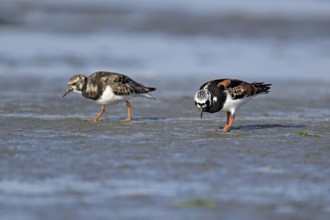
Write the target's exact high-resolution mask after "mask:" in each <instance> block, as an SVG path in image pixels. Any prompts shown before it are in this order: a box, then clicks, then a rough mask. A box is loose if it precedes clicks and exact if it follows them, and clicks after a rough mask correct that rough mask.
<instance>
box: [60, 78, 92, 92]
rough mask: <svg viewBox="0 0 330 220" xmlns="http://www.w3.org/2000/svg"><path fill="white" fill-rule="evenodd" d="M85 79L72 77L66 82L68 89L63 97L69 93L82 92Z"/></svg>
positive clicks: (85, 82)
mask: <svg viewBox="0 0 330 220" xmlns="http://www.w3.org/2000/svg"><path fill="white" fill-rule="evenodd" d="M86 84H87V77H86V76H84V75H74V76H72V77H71V78H70V79H69V81H68V88H67V90H66V92H65V93H64V94H63V97H64V96H66V95H67V94H69V93H70V92H77V93H81V92H82V90H83V89H84V88H85V87H86Z"/></svg>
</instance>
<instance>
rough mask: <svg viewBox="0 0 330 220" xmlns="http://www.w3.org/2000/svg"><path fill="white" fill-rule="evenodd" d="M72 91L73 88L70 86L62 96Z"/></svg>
mask: <svg viewBox="0 0 330 220" xmlns="http://www.w3.org/2000/svg"><path fill="white" fill-rule="evenodd" d="M70 92H72V89H70V88H68V89H67V90H66V91H65V93H64V94H63V96H62V97H65V96H66V95H67V94H69V93H70Z"/></svg>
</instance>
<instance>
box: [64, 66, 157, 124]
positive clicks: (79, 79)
mask: <svg viewBox="0 0 330 220" xmlns="http://www.w3.org/2000/svg"><path fill="white" fill-rule="evenodd" d="M154 90H156V89H155V88H152V87H146V86H144V85H142V84H140V83H138V82H136V81H134V80H133V79H131V78H129V77H128V76H126V75H123V74H119V73H113V72H106V71H98V72H95V73H93V74H92V75H90V76H89V77H86V76H84V75H80V74H79V75H74V76H72V77H71V78H70V79H69V81H68V88H67V90H66V92H65V93H64V94H63V97H65V96H66V95H67V94H69V93H70V92H77V93H80V94H82V95H83V96H84V97H85V98H88V99H91V100H94V101H95V102H96V103H97V104H100V105H102V107H101V111H100V112H99V113H98V114H97V116H96V117H95V119H92V121H98V120H99V118H100V117H101V115H102V114H103V113H104V111H105V107H104V106H106V105H115V104H118V103H120V102H126V104H127V119H126V120H125V121H131V119H132V114H131V104H130V102H129V100H130V99H132V98H134V97H144V98H148V99H155V98H154V97H152V96H151V95H149V94H148V92H151V91H154Z"/></svg>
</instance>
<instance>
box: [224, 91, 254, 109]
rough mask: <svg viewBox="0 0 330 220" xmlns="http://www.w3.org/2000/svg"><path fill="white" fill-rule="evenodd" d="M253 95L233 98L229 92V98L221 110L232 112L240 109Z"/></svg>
mask: <svg viewBox="0 0 330 220" xmlns="http://www.w3.org/2000/svg"><path fill="white" fill-rule="evenodd" d="M251 98H252V97H251V96H250V97H247V98H243V99H236V100H233V98H232V97H231V96H230V95H229V94H227V100H226V102H225V104H224V105H223V107H222V109H221V111H228V112H231V113H232V114H234V113H235V111H236V110H237V109H239V108H240V107H241V106H242V105H244V104H245V103H246V102H247V101H248V100H250V99H251Z"/></svg>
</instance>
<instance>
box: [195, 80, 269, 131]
mask: <svg viewBox="0 0 330 220" xmlns="http://www.w3.org/2000/svg"><path fill="white" fill-rule="evenodd" d="M270 86H271V84H265V83H263V82H252V83H247V82H244V81H242V80H238V79H217V80H212V81H209V82H206V83H204V84H203V85H202V86H201V87H200V90H199V91H197V93H196V95H195V104H196V106H197V107H198V108H199V109H200V110H201V116H202V115H203V112H210V113H214V112H218V111H226V112H227V121H226V126H225V127H224V131H229V130H230V127H231V126H232V124H233V122H234V120H235V111H236V109H238V108H239V107H240V106H241V105H243V104H244V103H245V102H246V101H247V100H248V99H249V98H250V97H254V96H256V95H257V94H261V93H268V92H269V89H270ZM230 116H232V118H231V120H230V121H229V118H230Z"/></svg>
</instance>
